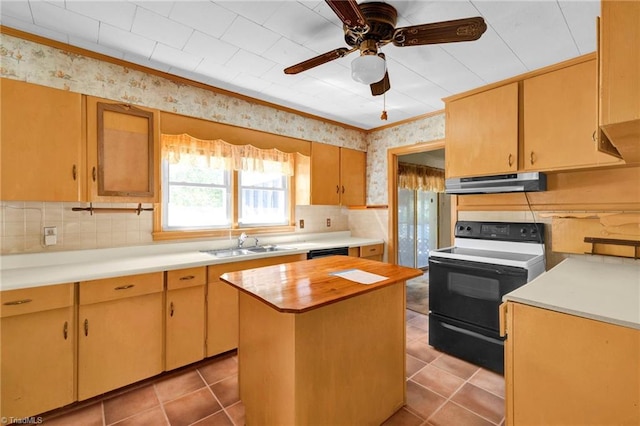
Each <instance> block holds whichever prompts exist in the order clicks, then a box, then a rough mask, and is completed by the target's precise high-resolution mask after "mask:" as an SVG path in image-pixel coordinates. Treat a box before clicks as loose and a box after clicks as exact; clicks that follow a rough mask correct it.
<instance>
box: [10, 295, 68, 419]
mask: <svg viewBox="0 0 640 426" xmlns="http://www.w3.org/2000/svg"><path fill="white" fill-rule="evenodd" d="M73 289H74V287H73V284H60V285H55V286H46V287H37V288H29V289H21V290H8V291H2V292H0V309H1V310H0V317H1V319H0V347H1V350H0V353H1V361H2V362H1V367H0V389H1V394H2V396H1V399H0V404H1V405H0V417H2V418H9V417H15V418H23V417H27V416H34V415H36V414H39V413H42V412H45V411H48V410H52V409H54V408H58V407H61V406H63V405H66V404H70V403H71V402H73V401H74V400H75V394H74V392H75V386H74V383H75V380H74V355H75V322H74V318H75V315H74V291H73Z"/></svg>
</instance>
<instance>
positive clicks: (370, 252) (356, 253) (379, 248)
mask: <svg viewBox="0 0 640 426" xmlns="http://www.w3.org/2000/svg"><path fill="white" fill-rule="evenodd" d="M383 254H384V244H369V245H366V246H360V247H349V256H352V257H361V258H363V259H369V260H377V261H379V262H382V256H383Z"/></svg>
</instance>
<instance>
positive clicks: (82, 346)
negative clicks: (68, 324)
mask: <svg viewBox="0 0 640 426" xmlns="http://www.w3.org/2000/svg"><path fill="white" fill-rule="evenodd" d="M162 313H163V297H162V293H153V294H146V295H144V296H134V297H128V298H124V299H116V300H111V301H108V302H101V303H93V304H89V305H81V306H80V308H79V316H78V318H79V324H78V328H79V334H78V399H79V400H84V399H87V398H91V397H92V396H95V395H99V394H101V393H104V392H108V391H110V390H113V389H117V388H119V387H122V386H125V385H128V384H131V383H134V382H137V381H139V380H142V379H146V378H148V377H151V376H154V375H156V374H159V373H161V372H162V370H163V368H162V367H163V362H162V361H163V360H162V354H163V340H162V338H163V337H162V336H163V334H162V333H163V315H162Z"/></svg>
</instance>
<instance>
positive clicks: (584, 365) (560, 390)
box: [505, 302, 640, 426]
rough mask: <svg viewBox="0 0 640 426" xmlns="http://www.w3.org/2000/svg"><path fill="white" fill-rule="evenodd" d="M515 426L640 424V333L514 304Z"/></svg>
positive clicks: (509, 347)
mask: <svg viewBox="0 0 640 426" xmlns="http://www.w3.org/2000/svg"><path fill="white" fill-rule="evenodd" d="M506 327H507V328H506V333H507V341H506V345H505V350H506V354H505V355H506V356H505V359H506V368H505V381H506V403H507V410H506V414H507V419H506V422H507V424H509V425H516V426H517V425H534V424H535V425H545V424H567V425H568V424H573V425H586V424H593V425H603V424H620V425H623V424H624V425H637V424H640V410H639V409H638V407H640V363H639V362H638V360H640V330H636V329H632V328H627V327H622V326H618V325H613V324H609V323H605V322H601V321H595V320H592V319H586V318H581V317H577V316H574V315H568V314H564V313H559V312H555V311H551V310H547V309H541V308H536V307H532V306H528V305H523V304H520V303H513V302H509V303H508V304H507V322H506Z"/></svg>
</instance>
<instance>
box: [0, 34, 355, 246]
mask: <svg viewBox="0 0 640 426" xmlns="http://www.w3.org/2000/svg"><path fill="white" fill-rule="evenodd" d="M0 57H1V59H2V67H0V74H1V75H2V77H4V78H11V79H16V80H23V81H28V82H30V83H35V84H40V85H44V86H49V87H54V88H58V89H63V90H69V91H72V92H78V93H83V94H87V95H94V96H99V97H103V98H108V99H114V100H121V101H123V102H127V103H132V104H138V105H143V106H147V107H152V108H158V109H160V110H164V111H171V112H176V113H179V114H184V115H190V116H195V117H199V118H204V119H208V120H212V121H217V122H220V123H226V124H232V125H237V126H242V127H246V128H250V129H256V130H261V131H264V132H269V133H274V134H280V135H284V136H291V137H295V138H300V139H305V140H311V141H317V142H323V143H328V144H333V145H338V146H345V147H349V148H352V149H357V150H360V151H365V150H366V149H367V144H366V134H365V133H364V132H362V131H359V130H356V129H352V128H348V127H342V126H339V125H336V124H331V123H326V122H324V121H321V120H317V119H313V118H310V117H307V116H303V115H298V114H294V113H291V112H287V111H282V110H280V109H277V108H272V107H269V106H266V105H263V104H261V103H258V102H251V101H250V100H248V99H244V98H236V97H232V96H228V95H225V94H222V93H217V92H215V91H211V90H206V89H204V88H199V87H195V86H191V85H187V84H185V83H183V82H178V81H172V80H170V79H168V78H163V77H160V76H157V75H154V74H148V73H145V72H142V71H139V70H137V69H130V68H126V67H123V66H120V65H115V64H112V63H109V62H105V61H100V60H97V59H93V58H91V57H87V56H83V55H79V54H76V53H70V52H67V51H64V50H60V49H56V48H53V47H49V46H46V45H43V44H39V43H35V42H32V41H28V40H23V39H21V38H17V37H13V36H10V35H7V34H0ZM3 107H5V108H6V107H7V106H6V105H3ZM1 195H2V194H0V199H1ZM80 205H81V203H44V202H29V203H25V202H7V201H2V202H0V239H1V240H2V243H1V253H3V254H7V253H22V252H37V251H45V250H46V251H55V250H74V249H92V248H104V247H115V246H125V245H140V244H149V243H152V239H151V229H152V217H151V216H152V215H151V213H149V212H143V213H141V215H140V216H137V215H135V214H116V213H113V214H96V215H94V216H91V215H90V214H89V213H87V212H73V211H72V210H71V208H72V207H77V206H80ZM123 206H124V207H136V206H134V205H112V204H106V203H102V204H94V207H123ZM326 218H331V219H332V226H331V227H330V228H327V227H326V225H325V223H326ZM299 219H304V220H305V229H303V230H302V229H299V228H296V232H300V233H308V232H328V231H331V232H333V231H344V230H348V214H347V212H346V210H344V209H342V208H340V207H330V206H299V207H298V208H297V209H296V223H298V220H299ZM44 226H56V227H57V229H58V244H57V245H56V246H49V247H43V246H42V227H44Z"/></svg>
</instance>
